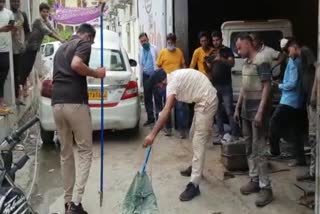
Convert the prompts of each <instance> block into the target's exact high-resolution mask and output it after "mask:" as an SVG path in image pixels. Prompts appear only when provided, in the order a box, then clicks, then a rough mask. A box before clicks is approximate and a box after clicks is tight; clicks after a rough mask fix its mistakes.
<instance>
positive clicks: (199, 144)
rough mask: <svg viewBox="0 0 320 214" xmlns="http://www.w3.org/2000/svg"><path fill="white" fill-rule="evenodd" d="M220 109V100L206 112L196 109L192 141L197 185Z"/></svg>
mask: <svg viewBox="0 0 320 214" xmlns="http://www.w3.org/2000/svg"><path fill="white" fill-rule="evenodd" d="M217 109H218V98H216V99H215V100H214V102H213V103H211V104H208V106H207V107H206V108H205V109H204V110H198V109H195V112H194V116H193V121H192V126H191V129H190V139H191V141H192V145H193V158H192V174H191V180H190V182H192V183H193V184H195V185H199V184H200V180H201V177H202V172H203V169H204V162H205V153H206V144H207V143H208V142H209V141H210V139H211V137H212V134H213V118H214V115H215V114H216V112H217Z"/></svg>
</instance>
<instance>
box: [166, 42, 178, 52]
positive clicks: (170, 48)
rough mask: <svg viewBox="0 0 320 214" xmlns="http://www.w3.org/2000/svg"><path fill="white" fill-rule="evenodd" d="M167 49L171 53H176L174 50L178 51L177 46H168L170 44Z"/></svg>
mask: <svg viewBox="0 0 320 214" xmlns="http://www.w3.org/2000/svg"><path fill="white" fill-rule="evenodd" d="M167 49H168V50H169V51H174V50H175V49H176V46H175V45H168V44H167Z"/></svg>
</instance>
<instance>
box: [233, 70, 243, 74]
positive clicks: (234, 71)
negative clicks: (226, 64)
mask: <svg viewBox="0 0 320 214" xmlns="http://www.w3.org/2000/svg"><path fill="white" fill-rule="evenodd" d="M231 73H232V74H233V75H241V74H242V71H238V70H232V71H231Z"/></svg>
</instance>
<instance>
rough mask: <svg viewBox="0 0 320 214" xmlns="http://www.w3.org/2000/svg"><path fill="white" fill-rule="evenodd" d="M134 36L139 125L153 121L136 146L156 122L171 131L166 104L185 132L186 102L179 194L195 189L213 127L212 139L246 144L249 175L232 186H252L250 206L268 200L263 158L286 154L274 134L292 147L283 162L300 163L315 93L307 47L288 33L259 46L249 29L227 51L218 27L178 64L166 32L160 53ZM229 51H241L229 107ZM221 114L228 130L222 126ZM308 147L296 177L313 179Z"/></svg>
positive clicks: (179, 56)
mask: <svg viewBox="0 0 320 214" xmlns="http://www.w3.org/2000/svg"><path fill="white" fill-rule="evenodd" d="M139 39H140V43H141V45H142V47H141V54H140V58H139V61H140V69H141V74H142V77H143V87H144V99H145V104H146V110H147V112H148V119H147V121H146V122H145V123H144V126H149V125H152V124H153V123H155V121H156V124H155V125H154V127H153V130H152V132H151V133H150V134H149V135H148V136H147V137H146V138H145V142H144V146H145V147H147V146H150V145H152V144H153V142H154V140H155V138H156V136H157V135H158V133H159V132H160V131H161V130H162V128H163V127H164V132H165V134H166V136H171V127H172V126H171V112H172V110H174V111H175V115H176V117H177V118H176V123H177V128H178V130H179V132H180V134H181V137H182V138H186V137H187V135H186V130H187V129H188V126H186V124H188V121H187V120H188V116H189V114H188V111H189V110H192V108H194V109H193V110H194V115H193V118H191V119H192V125H191V129H190V135H189V137H190V140H191V141H192V143H193V159H192V165H191V166H189V167H188V168H187V169H186V170H183V171H181V175H182V176H191V180H190V183H189V184H188V185H187V187H186V189H185V191H183V192H182V193H181V195H180V200H181V201H189V200H192V199H193V198H194V197H196V196H198V195H199V194H200V189H199V183H200V180H201V175H202V172H203V167H204V157H205V150H206V149H205V145H206V143H209V142H210V140H211V139H212V138H211V135H212V133H213V128H214V127H215V131H216V132H217V133H218V134H217V135H216V136H215V138H214V142H213V144H221V143H236V142H237V141H244V142H245V143H246V150H247V160H248V165H249V176H250V180H249V182H248V183H247V184H245V185H243V186H242V187H241V189H240V192H241V193H242V194H243V195H249V194H252V193H259V194H258V196H257V199H256V202H255V204H256V206H260V207H261V206H265V205H267V204H269V203H270V202H272V200H273V191H272V185H271V179H270V176H269V172H268V158H270V159H272V160H279V159H283V158H287V156H288V155H287V154H286V153H285V152H284V151H281V149H280V141H281V139H284V140H286V141H288V142H291V143H292V146H293V151H294V152H293V153H294V154H292V157H293V161H292V162H290V163H289V166H291V167H294V166H306V164H307V163H306V158H305V153H304V145H306V144H309V117H310V115H309V114H310V113H311V112H312V111H313V110H314V108H315V99H316V96H315V94H316V81H315V68H316V64H315V63H316V60H315V57H314V55H313V53H312V51H311V50H310V49H309V48H308V47H306V46H304V45H302V44H301V43H300V42H299V41H298V40H296V39H295V38H293V37H292V38H283V39H282V40H281V41H279V43H280V44H279V45H280V46H281V51H277V50H275V49H273V48H271V47H269V46H267V45H266V44H265V43H264V41H263V39H262V38H261V35H260V34H259V33H255V32H248V33H240V34H239V35H238V36H237V39H236V43H235V44H236V50H231V49H230V48H229V47H226V46H224V45H223V38H222V33H221V32H220V31H213V32H212V34H211V38H210V37H209V35H208V34H207V33H205V32H201V33H200V34H199V41H200V45H201V46H200V47H199V48H197V49H196V50H195V51H194V54H193V57H192V60H191V63H190V66H189V68H186V62H185V59H184V57H183V52H182V51H181V49H180V48H178V47H176V40H177V38H176V36H175V35H174V34H172V33H170V34H169V35H168V36H167V47H166V48H164V49H163V50H161V51H160V52H158V51H157V48H156V47H155V46H154V45H152V44H150V43H149V40H148V36H147V34H146V33H142V34H141V35H140V37H139ZM210 41H211V42H210ZM235 54H237V55H238V56H240V57H242V58H243V59H244V63H243V67H242V71H241V74H242V82H241V90H240V94H239V97H238V100H237V102H236V105H235V107H234V105H233V88H232V67H233V66H234V65H235V56H234V55H235ZM278 66H281V67H282V68H283V69H282V72H280V73H278V74H275V72H274V70H275V68H276V67H278ZM277 91H280V92H281V98H280V101H279V104H277V106H274V99H275V98H274V97H275V94H276V93H277ZM153 101H154V104H155V105H153ZM188 104H189V105H188ZM312 109H313V110H312ZM225 114H226V116H227V119H228V123H229V126H230V130H229V131H226V130H224V127H225V126H224V117H225V116H224V115H225ZM214 124H215V125H214ZM313 127H314V125H313ZM268 142H269V144H270V147H268V145H267V144H268ZM311 146H312V157H311V166H310V170H308V172H307V173H303V174H301V175H297V180H299V181H302V180H314V178H315V171H314V169H315V167H314V160H315V145H311ZM266 148H267V150H268V151H267V152H266ZM268 148H269V149H268Z"/></svg>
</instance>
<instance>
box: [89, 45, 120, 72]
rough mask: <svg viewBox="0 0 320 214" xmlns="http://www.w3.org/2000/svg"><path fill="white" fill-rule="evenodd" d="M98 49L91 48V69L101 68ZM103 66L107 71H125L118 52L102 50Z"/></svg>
mask: <svg viewBox="0 0 320 214" xmlns="http://www.w3.org/2000/svg"><path fill="white" fill-rule="evenodd" d="M100 53H101V52H100V49H98V48H92V50H91V56H90V61H89V66H90V67H91V68H98V67H101V54H100ZM103 54H104V62H103V65H104V67H105V68H106V69H107V70H108V71H126V66H125V64H124V60H123V56H122V53H121V52H120V51H119V50H110V49H105V50H104V53H103Z"/></svg>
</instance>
